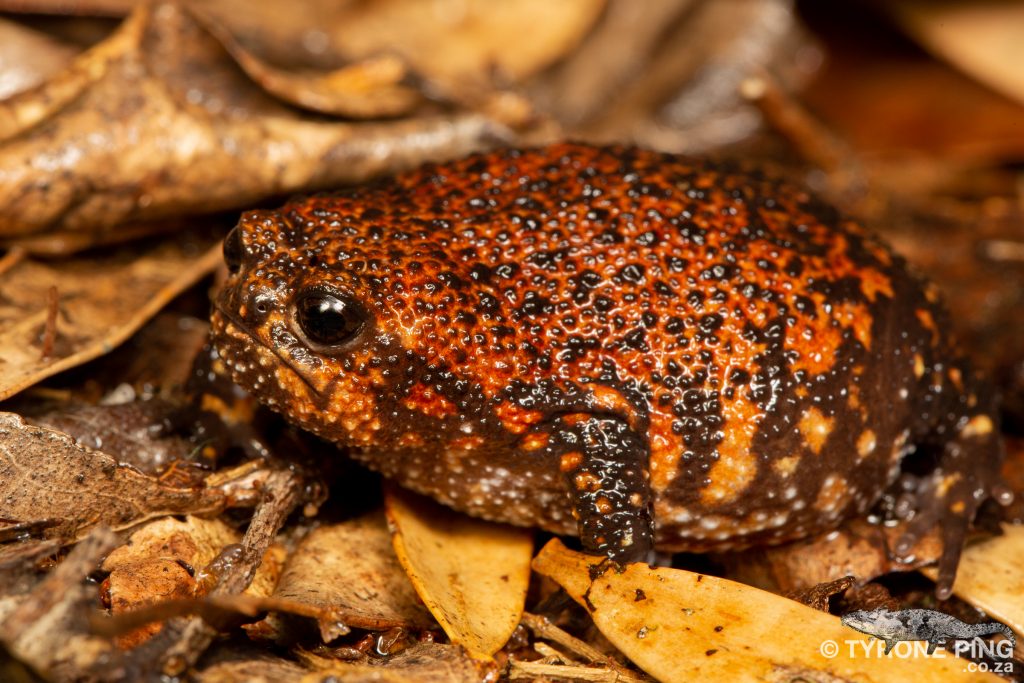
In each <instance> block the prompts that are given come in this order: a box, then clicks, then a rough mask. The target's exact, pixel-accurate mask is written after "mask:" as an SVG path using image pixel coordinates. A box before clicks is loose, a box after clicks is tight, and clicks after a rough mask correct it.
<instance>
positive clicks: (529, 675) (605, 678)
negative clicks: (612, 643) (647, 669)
mask: <svg viewBox="0 0 1024 683" xmlns="http://www.w3.org/2000/svg"><path fill="white" fill-rule="evenodd" d="M508 677H509V679H511V680H513V681H516V680H537V679H538V678H540V679H542V680H543V679H544V678H557V679H561V680H568V681H595V682H596V683H634V682H635V683H641V681H642V680H643V679H640V678H636V677H634V676H624V675H622V674H620V673H619V672H618V671H614V670H612V669H599V668H597V667H592V666H565V665H564V664H540V663H538V662H520V661H518V660H513V661H512V662H511V667H510V669H509V676H508Z"/></svg>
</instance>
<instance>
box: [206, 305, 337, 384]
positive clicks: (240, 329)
mask: <svg viewBox="0 0 1024 683" xmlns="http://www.w3.org/2000/svg"><path fill="white" fill-rule="evenodd" d="M210 324H211V331H212V333H213V334H212V335H211V339H212V341H213V344H214V346H215V347H216V348H217V353H218V354H220V356H221V359H222V360H223V361H224V364H225V365H226V366H227V367H228V369H229V370H230V372H231V375H232V378H233V379H234V380H235V382H237V383H238V384H240V385H242V386H244V387H245V388H246V389H247V390H250V391H255V390H263V389H265V387H262V386H261V385H262V379H261V377H262V376H258V377H257V379H253V378H252V377H247V369H246V368H245V367H239V366H238V364H236V363H232V362H231V361H230V360H229V358H228V357H229V356H231V355H233V354H232V353H231V346H237V347H239V348H238V350H239V351H240V352H241V353H239V354H234V355H242V356H245V357H250V358H251V357H254V356H256V357H258V358H259V360H256V361H254V362H255V363H256V364H257V365H259V366H264V367H265V365H264V363H262V362H260V361H261V360H270V359H273V360H276V361H279V362H281V363H283V364H284V365H285V367H287V368H288V369H289V370H291V374H292V375H294V376H295V377H296V378H297V379H298V380H299V381H300V382H302V384H303V385H304V386H305V387H306V389H307V390H308V391H309V393H310V394H311V395H312V396H313V397H314V398H316V399H318V400H319V399H322V398H323V392H322V391H320V389H318V388H317V387H316V386H315V385H314V384H313V383H312V382H311V381H310V380H309V379H308V378H307V377H306V376H305V374H303V373H302V372H301V371H300V369H299V368H298V367H296V366H295V363H294V361H293V360H292V359H291V358H289V357H288V356H287V355H286V354H284V353H282V352H281V350H280V349H276V348H274V347H272V346H270V345H268V344H266V343H264V342H263V340H262V339H260V337H259V335H257V334H256V333H254V332H253V331H252V330H251V329H249V327H248V326H247V325H246V324H245V323H244V322H243V321H241V320H239V318H238V317H237V316H236V315H235V314H234V313H232V312H231V311H228V310H226V309H225V308H224V306H222V305H221V303H220V302H219V301H216V302H214V307H213V314H212V315H211V316H210ZM267 369H268V370H269V368H267Z"/></svg>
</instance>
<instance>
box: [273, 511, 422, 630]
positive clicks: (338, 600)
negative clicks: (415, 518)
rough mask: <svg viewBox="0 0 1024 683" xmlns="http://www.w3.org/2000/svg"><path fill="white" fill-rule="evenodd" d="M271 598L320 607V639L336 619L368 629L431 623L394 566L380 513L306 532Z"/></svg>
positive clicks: (387, 534) (389, 536)
mask: <svg viewBox="0 0 1024 683" xmlns="http://www.w3.org/2000/svg"><path fill="white" fill-rule="evenodd" d="M274 597H276V598H282V599H285V600H291V601H293V602H297V603H302V604H306V605H309V606H310V607H312V608H315V609H319V610H322V611H323V616H322V617H321V618H320V619H319V621H320V629H321V633H322V635H323V636H324V641H325V642H328V641H330V640H332V638H331V637H330V635H331V632H332V629H333V627H334V624H336V622H337V621H339V620H340V621H341V622H342V623H344V624H346V625H348V626H354V627H357V628H364V629H370V630H386V629H388V628H392V627H395V626H406V627H411V628H418V629H425V628H431V627H436V624H435V622H434V620H433V618H431V616H430V613H429V612H428V611H427V610H426V609H425V608H424V607H423V604H422V603H421V602H420V599H419V597H418V596H417V595H416V592H415V590H413V587H412V584H411V583H410V582H409V579H408V577H407V576H406V575H405V573H404V572H403V571H402V567H401V565H399V564H398V559H397V558H396V557H395V553H394V550H393V549H392V546H391V535H390V534H389V533H388V529H387V525H386V524H385V521H384V515H383V514H382V513H381V512H380V511H377V512H374V513H370V514H368V515H364V516H363V517H359V518H357V519H352V520H349V521H347V522H343V523H340V524H331V525H324V526H320V527H317V528H316V529H313V530H312V531H310V532H309V533H308V534H307V535H306V537H305V538H303V539H302V541H301V542H300V543H299V545H298V547H296V548H295V550H294V551H293V552H292V554H291V555H290V556H289V558H288V563H287V565H286V566H285V570H284V574H283V575H282V576H281V581H280V582H279V583H278V585H277V589H276V590H275V591H274ZM325 627H326V630H325Z"/></svg>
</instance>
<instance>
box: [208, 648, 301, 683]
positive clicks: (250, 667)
mask: <svg viewBox="0 0 1024 683" xmlns="http://www.w3.org/2000/svg"><path fill="white" fill-rule="evenodd" d="M306 673H307V671H306V670H305V669H303V668H302V667H301V666H299V665H298V664H295V663H294V662H291V661H289V660H287V659H278V658H274V657H268V656H266V655H260V656H255V657H252V658H251V659H236V660H231V661H226V662H216V663H214V664H210V665H208V666H206V667H205V668H203V669H202V670H201V671H197V672H195V673H194V674H193V675H192V676H190V677H189V680H191V681H194V682H195V683H297V681H300V680H302V677H303V676H304V675H305V674H306Z"/></svg>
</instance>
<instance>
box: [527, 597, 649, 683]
mask: <svg viewBox="0 0 1024 683" xmlns="http://www.w3.org/2000/svg"><path fill="white" fill-rule="evenodd" d="M522 623H523V625H524V626H526V627H527V628H528V629H530V630H531V631H532V632H533V634H534V635H535V636H537V637H538V638H544V639H545V640H550V641H551V642H553V643H557V644H558V645H561V646H562V647H564V648H565V649H566V650H568V651H569V652H572V653H574V654H576V655H578V656H579V657H581V658H582V659H586V660H588V661H590V662H593V663H594V664H601V665H602V666H604V667H607V668H606V669H600V670H601V671H610V672H613V673H615V674H616V675H617V676H618V678H611V679H584V680H613V681H638V682H639V681H644V680H645V679H644V678H641V677H640V676H637V674H636V673H634V672H632V671H630V670H629V669H627V668H626V667H624V666H622V665H621V664H619V663H618V662H617V661H615V660H614V659H612V658H611V657H609V656H608V655H606V654H604V653H603V652H601V651H600V650H598V649H597V648H595V647H593V646H592V645H588V644H587V643H584V642H583V641H582V640H580V639H579V638H576V637H575V636H572V635H570V634H568V633H566V632H565V631H563V630H562V629H560V628H558V627H557V626H555V625H554V624H552V623H551V621H550V620H549V619H548V618H547V617H542V616H539V615H536V614H530V613H529V612H524V613H523V619H522Z"/></svg>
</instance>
